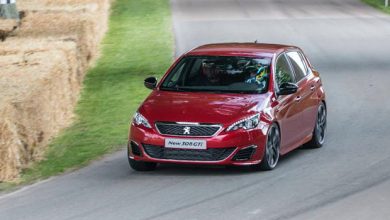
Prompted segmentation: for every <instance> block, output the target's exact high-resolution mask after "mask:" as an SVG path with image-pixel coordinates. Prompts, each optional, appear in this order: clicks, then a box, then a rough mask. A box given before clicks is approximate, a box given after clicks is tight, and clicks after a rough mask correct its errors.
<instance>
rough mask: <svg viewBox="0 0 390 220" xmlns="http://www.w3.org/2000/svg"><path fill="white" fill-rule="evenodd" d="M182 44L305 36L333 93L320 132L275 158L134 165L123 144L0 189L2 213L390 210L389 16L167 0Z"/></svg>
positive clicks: (372, 215) (308, 6)
mask: <svg viewBox="0 0 390 220" xmlns="http://www.w3.org/2000/svg"><path fill="white" fill-rule="evenodd" d="M172 8H173V17H174V31H175V34H176V46H177V47H176V48H177V54H180V53H182V52H184V51H185V50H188V49H190V48H192V47H195V46H197V45H199V44H203V43H211V42H228V41H236V42H237V41H254V40H256V39H257V40H258V41H259V42H269V43H270V42H276V43H285V44H294V45H298V46H300V47H302V48H303V49H304V51H306V53H307V55H308V56H309V57H310V58H311V61H312V63H313V64H314V66H315V67H316V68H317V69H318V70H319V71H320V73H321V74H322V77H323V81H324V84H325V88H326V90H327V95H328V108H329V119H328V121H329V124H328V133H327V140H326V144H325V146H324V147H323V148H321V149H316V150H304V149H300V150H296V151H294V152H292V153H291V154H289V155H288V156H286V157H284V158H282V160H281V161H280V164H279V166H278V168H277V169H276V170H273V171H271V172H250V171H249V170H247V169H240V168H237V169H223V168H215V167H211V168H210V167H189V166H171V165H169V166H168V165H165V166H161V167H160V168H159V169H158V170H157V171H155V172H150V173H137V172H134V171H131V170H129V167H128V164H127V161H126V156H125V152H124V151H121V152H118V153H115V154H114V155H111V156H108V157H106V158H105V159H103V160H102V161H98V162H95V163H93V164H92V165H91V166H89V167H86V168H84V169H81V170H79V171H76V172H74V173H70V174H67V175H63V176H60V177H55V178H52V179H50V180H49V181H46V182H43V183H40V184H37V185H33V186H29V187H27V188H24V189H23V190H21V191H17V192H14V193H11V194H8V195H3V196H2V197H1V198H0V219H7V220H8V219H39V220H42V219H293V218H294V219H388V216H390V211H389V209H388V204H389V203H390V194H389V192H390V139H389V134H390V132H389V131H390V117H389V115H390V102H389V98H388V97H389V95H388V91H389V85H390V17H387V16H386V15H384V14H382V13H380V12H377V11H375V10H374V9H371V8H369V7H367V6H365V5H363V4H362V3H360V2H359V1H358V0H213V1H211V0H172Z"/></svg>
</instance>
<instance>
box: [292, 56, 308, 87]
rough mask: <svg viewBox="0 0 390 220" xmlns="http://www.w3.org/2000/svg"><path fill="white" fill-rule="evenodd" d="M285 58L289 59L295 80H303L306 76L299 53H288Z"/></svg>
mask: <svg viewBox="0 0 390 220" xmlns="http://www.w3.org/2000/svg"><path fill="white" fill-rule="evenodd" d="M287 56H288V58H289V59H290V62H291V65H292V67H293V68H294V73H295V77H296V80H297V81H299V80H301V79H303V78H304V77H305V76H306V75H307V69H306V65H305V64H304V63H303V61H302V58H301V56H300V55H299V53H298V52H295V51H294V52H288V53H287Z"/></svg>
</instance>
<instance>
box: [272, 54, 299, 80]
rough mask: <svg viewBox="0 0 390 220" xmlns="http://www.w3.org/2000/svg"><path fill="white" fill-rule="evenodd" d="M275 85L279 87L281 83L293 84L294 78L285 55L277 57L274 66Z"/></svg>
mask: <svg viewBox="0 0 390 220" xmlns="http://www.w3.org/2000/svg"><path fill="white" fill-rule="evenodd" d="M275 71H276V72H275V75H276V83H277V84H278V86H280V85H281V84H283V83H287V82H290V83H295V79H294V76H293V74H292V71H291V69H290V65H289V63H288V61H287V58H286V56H285V55H281V56H279V58H278V60H277V61H276V65H275Z"/></svg>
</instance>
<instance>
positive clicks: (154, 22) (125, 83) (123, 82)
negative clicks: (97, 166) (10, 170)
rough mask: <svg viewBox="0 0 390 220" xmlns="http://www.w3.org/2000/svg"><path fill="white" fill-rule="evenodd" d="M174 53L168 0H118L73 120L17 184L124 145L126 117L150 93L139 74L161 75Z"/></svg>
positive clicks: (50, 173)
mask: <svg viewBox="0 0 390 220" xmlns="http://www.w3.org/2000/svg"><path fill="white" fill-rule="evenodd" d="M172 58H173V37H172V26H171V14H170V8H169V1H168V0H116V1H115V3H113V5H112V9H111V16H110V29H109V31H108V33H107V35H106V37H105V39H104V41H103V51H102V56H101V58H100V59H99V60H98V62H97V64H96V66H95V67H94V68H92V69H91V70H90V71H89V72H88V74H87V75H86V78H85V80H84V89H83V91H82V94H81V98H80V101H79V103H78V105H77V107H76V110H75V111H76V115H77V118H76V121H75V122H74V124H73V125H72V126H71V127H69V128H67V129H66V130H65V131H63V132H62V133H61V134H60V135H59V137H57V138H56V139H54V140H53V142H52V143H51V144H50V146H49V148H48V150H47V153H46V155H45V158H46V159H44V160H42V161H40V162H38V163H37V164H35V165H33V166H32V167H31V168H29V169H26V170H24V171H23V173H22V176H21V183H30V182H33V181H35V180H39V179H44V178H47V177H50V176H53V175H56V174H59V173H62V172H64V171H67V170H71V169H75V168H78V167H81V166H84V165H86V164H88V163H89V162H90V161H92V160H94V159H96V158H99V157H100V156H101V155H104V154H106V153H109V152H113V151H115V150H117V149H120V148H122V147H123V146H125V145H126V143H127V135H128V127H129V121H130V118H131V116H132V115H133V113H134V112H135V111H136V109H137V108H138V106H139V104H140V103H141V102H142V101H143V100H144V98H145V97H146V96H147V95H148V94H149V93H150V90H147V89H146V88H144V87H143V79H144V78H145V77H146V76H150V75H155V76H161V75H162V74H163V73H164V72H165V71H166V69H167V68H168V67H169V65H170V64H171V62H172ZM10 185H14V184H9V183H8V184H6V183H3V184H2V185H0V190H1V189H6V188H9V186H10Z"/></svg>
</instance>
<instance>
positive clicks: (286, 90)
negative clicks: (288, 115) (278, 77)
mask: <svg viewBox="0 0 390 220" xmlns="http://www.w3.org/2000/svg"><path fill="white" fill-rule="evenodd" d="M297 91H298V86H297V85H296V84H294V83H282V85H280V87H279V92H278V93H277V94H278V95H290V94H293V93H296V92H297Z"/></svg>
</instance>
